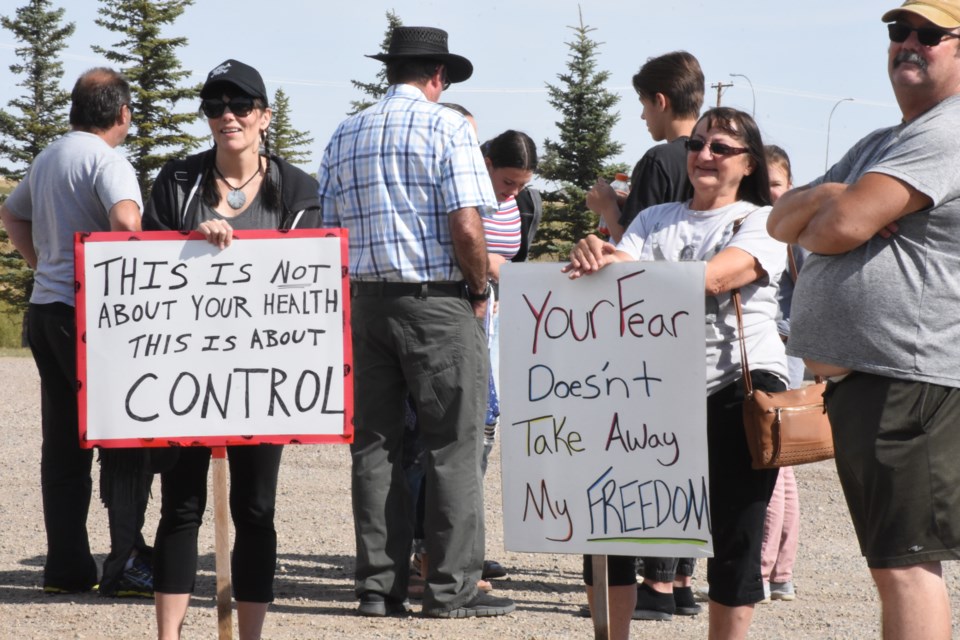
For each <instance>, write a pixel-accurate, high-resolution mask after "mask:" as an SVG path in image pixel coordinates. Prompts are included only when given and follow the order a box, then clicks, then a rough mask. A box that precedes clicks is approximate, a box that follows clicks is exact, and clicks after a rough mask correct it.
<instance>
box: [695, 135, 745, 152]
mask: <svg viewBox="0 0 960 640" xmlns="http://www.w3.org/2000/svg"><path fill="white" fill-rule="evenodd" d="M683 144H684V146H685V147H686V148H687V151H689V152H690V153H700V152H701V151H703V148H704V147H708V148H709V149H710V153H712V154H713V155H715V156H736V155H740V154H741V153H747V152H748V151H750V150H749V149H747V148H746V147H731V146H730V145H728V144H723V143H722V142H711V143H710V144H709V145H707V143H706V142H704V141H703V140H697V139H696V138H689V139H688V140H687V141H686V142H684V143H683Z"/></svg>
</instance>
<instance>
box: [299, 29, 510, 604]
mask: <svg viewBox="0 0 960 640" xmlns="http://www.w3.org/2000/svg"><path fill="white" fill-rule="evenodd" d="M370 57H372V58H375V59H377V60H380V61H382V62H384V63H385V64H386V66H387V69H386V71H387V80H388V82H389V83H390V88H389V89H388V90H387V93H386V95H385V96H384V98H383V99H382V100H381V101H380V102H378V103H377V104H375V105H373V106H372V107H370V108H369V109H366V110H365V111H362V112H361V113H359V114H357V115H355V116H352V117H351V118H348V119H347V120H345V121H344V122H343V123H342V124H341V125H340V126H339V128H338V129H337V131H336V132H335V133H334V134H333V138H332V139H331V140H330V143H329V145H328V146H327V149H326V152H325V153H324V157H323V162H322V163H321V165H320V171H319V172H318V173H317V178H318V181H319V183H320V199H321V201H322V204H323V222H324V225H326V226H333V227H346V228H347V229H348V230H349V232H350V281H351V294H352V318H353V322H352V327H353V353H354V366H355V370H354V373H355V380H356V382H355V389H356V419H355V432H354V443H353V445H352V446H351V454H352V456H353V469H352V478H353V486H352V494H353V515H354V527H355V529H356V536H357V566H356V591H357V596H358V597H359V598H360V606H359V608H358V613H359V614H360V615H366V616H386V615H402V614H405V613H407V612H408V610H409V609H408V606H407V603H406V594H407V580H408V577H409V554H410V545H411V542H412V540H413V528H412V522H411V518H410V512H411V509H410V496H409V495H408V492H407V488H406V482H405V476H404V473H403V469H402V468H401V461H402V457H403V456H402V455H401V449H402V444H403V437H404V430H405V428H404V403H405V401H406V398H407V397H408V395H409V397H410V398H412V400H413V403H414V405H415V407H416V410H417V418H418V420H419V425H420V437H421V440H422V442H423V445H424V449H425V450H426V456H425V459H426V463H425V471H426V481H427V491H426V500H425V503H424V505H425V529H426V531H425V534H426V538H425V543H426V552H427V555H428V556H429V558H430V563H429V570H428V574H427V576H426V589H425V592H424V598H423V613H424V615H426V616H429V617H438V618H465V617H472V616H497V615H503V614H506V613H509V612H511V611H513V610H514V608H515V606H514V603H513V602H512V601H511V600H509V599H507V598H495V597H493V596H490V595H488V594H485V593H482V592H478V591H477V581H478V580H479V579H480V572H481V565H482V563H483V542H484V535H483V531H484V529H483V488H482V485H481V475H480V454H481V449H482V433H483V431H482V428H481V425H483V423H484V412H485V410H486V400H487V376H488V371H489V361H488V358H487V351H486V337H485V336H484V335H483V329H482V327H481V325H480V324H479V323H478V318H483V317H484V314H485V312H486V305H487V298H488V297H489V296H490V285H489V284H488V283H487V249H486V243H485V242H484V236H483V225H482V223H481V220H480V211H481V210H489V211H491V212H492V211H493V210H494V209H495V208H496V205H497V201H496V197H495V196H494V194H493V189H492V187H491V185H490V177H489V175H488V174H487V170H486V166H485V165H484V163H483V158H482V157H481V155H480V149H479V145H478V144H477V137H476V134H475V133H474V131H473V127H471V125H470V123H469V122H467V120H466V118H464V117H463V116H462V115H460V114H459V113H457V112H456V111H454V110H453V109H448V108H446V107H444V106H442V105H440V104H437V103H438V101H439V99H440V95H441V94H442V93H443V91H444V89H446V88H447V87H448V86H449V84H450V83H451V82H463V81H464V80H467V79H468V78H469V77H470V75H471V74H472V73H473V65H472V64H471V63H470V61H469V60H467V59H466V58H464V57H462V56H458V55H455V54H452V53H449V51H448V50H447V32H446V31H443V30H441V29H435V28H432V27H397V28H396V29H394V31H393V35H392V37H391V41H390V47H389V49H388V51H387V53H385V54H377V55H374V56H370Z"/></svg>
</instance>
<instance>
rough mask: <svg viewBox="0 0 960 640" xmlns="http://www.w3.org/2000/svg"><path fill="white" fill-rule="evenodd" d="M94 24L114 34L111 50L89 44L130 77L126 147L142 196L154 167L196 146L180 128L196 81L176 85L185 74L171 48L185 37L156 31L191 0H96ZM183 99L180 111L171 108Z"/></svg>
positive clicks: (191, 115) (189, 116)
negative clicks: (130, 111) (130, 119)
mask: <svg viewBox="0 0 960 640" xmlns="http://www.w3.org/2000/svg"><path fill="white" fill-rule="evenodd" d="M100 4H101V6H100V9H99V14H100V16H101V17H99V18H97V19H96V21H95V22H96V23H97V24H98V25H100V26H101V27H104V28H105V29H108V30H109V31H112V32H114V33H117V34H119V35H120V37H121V40H120V41H119V42H116V43H114V44H113V45H112V46H113V47H114V48H113V49H107V48H105V47H101V46H98V45H94V46H93V47H92V49H93V50H94V52H96V53H99V54H100V55H102V56H104V57H106V58H107V59H108V60H110V61H111V62H112V63H114V64H116V65H117V66H118V67H119V68H120V69H121V70H122V71H123V73H124V75H126V76H127V78H128V79H129V80H130V85H131V89H132V92H133V105H132V107H133V127H131V131H130V135H129V136H128V137H127V141H126V146H127V148H128V149H129V153H130V156H131V157H130V162H131V163H132V164H133V167H134V169H135V170H136V172H137V180H138V181H139V182H140V190H141V191H142V192H143V197H144V199H145V200H146V198H148V197H149V195H150V189H151V187H152V186H153V179H154V176H155V175H156V172H157V170H159V169H160V167H162V166H163V165H164V163H166V162H167V161H168V160H170V159H172V158H180V157H183V156H185V155H187V154H188V153H189V152H190V151H192V150H193V149H195V148H197V147H198V146H199V145H200V140H201V139H200V138H198V137H196V136H192V135H190V134H188V133H186V132H185V131H184V127H185V126H186V125H188V124H190V123H191V122H193V121H194V120H195V119H196V118H197V116H198V113H197V111H196V109H195V106H196V100H197V96H198V95H199V91H200V86H199V85H194V86H187V87H184V86H181V83H182V82H183V81H184V80H185V79H186V78H188V77H189V76H190V72H189V71H185V70H183V69H182V68H181V66H180V60H179V59H178V58H177V53H176V52H177V49H178V48H180V47H182V46H184V45H186V44H187V39H186V38H182V37H180V38H165V37H163V36H162V34H161V30H162V29H163V27H164V26H165V25H168V24H172V23H173V22H174V21H175V20H176V19H177V18H178V17H179V16H180V15H181V14H182V13H183V11H184V9H186V8H187V7H188V6H190V5H192V4H193V0H100ZM180 103H184V106H185V107H186V110H180V111H178V110H177V107H178V106H179V104H180Z"/></svg>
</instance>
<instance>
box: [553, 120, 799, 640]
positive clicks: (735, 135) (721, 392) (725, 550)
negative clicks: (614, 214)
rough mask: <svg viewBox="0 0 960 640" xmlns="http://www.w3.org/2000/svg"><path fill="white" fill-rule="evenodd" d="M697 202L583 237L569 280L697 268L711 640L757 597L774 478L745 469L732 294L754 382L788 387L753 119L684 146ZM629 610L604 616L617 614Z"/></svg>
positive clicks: (734, 631)
mask: <svg viewBox="0 0 960 640" xmlns="http://www.w3.org/2000/svg"><path fill="white" fill-rule="evenodd" d="M686 146H687V151H688V153H687V172H688V175H689V177H690V182H691V184H692V185H693V190H694V196H693V198H692V199H691V200H689V201H687V202H681V203H672V204H664V205H657V206H654V207H650V208H648V209H645V210H644V211H642V212H641V213H640V215H639V216H637V218H636V219H635V220H634V221H633V223H631V225H630V227H629V228H628V229H627V231H626V232H625V233H624V235H623V238H622V239H621V241H620V243H619V244H618V245H616V246H614V245H613V244H611V243H609V242H604V241H603V240H601V239H600V238H599V237H596V236H588V237H587V238H584V239H583V240H581V241H580V242H579V243H577V245H576V246H575V247H574V249H573V250H572V251H571V255H570V264H569V265H567V266H566V267H564V272H566V273H569V274H570V277H571V278H578V277H580V276H583V275H588V274H591V273H595V272H597V271H599V270H600V269H602V268H603V267H605V266H607V265H608V264H611V263H614V262H627V261H637V260H667V261H672V262H679V261H686V260H702V261H704V262H706V279H705V280H706V281H705V293H706V307H707V308H706V320H707V323H706V365H707V389H706V392H707V447H708V453H709V457H710V515H711V523H712V533H713V541H714V557H713V558H712V559H710V560H709V561H708V562H707V582H708V583H709V584H710V636H709V637H710V638H712V639H720V638H725V639H726V638H730V639H732V638H744V637H746V635H747V630H748V629H749V626H750V621H751V620H752V618H753V608H754V605H755V604H756V603H757V602H760V601H761V600H763V597H764V593H763V583H762V580H761V571H760V548H761V544H762V540H763V523H764V516H765V513H766V507H767V502H768V501H769V499H770V494H771V492H772V491H773V486H774V484H775V483H776V479H777V470H762V471H754V470H753V469H752V468H751V462H750V453H749V450H748V449H747V442H746V437H745V434H744V428H743V418H742V403H743V382H742V380H741V378H742V373H741V368H740V351H739V338H738V331H737V318H736V313H735V310H734V305H733V302H732V300H731V295H730V294H731V291H732V290H734V289H738V288H739V289H740V291H741V294H742V297H743V301H744V303H743V325H744V332H745V336H744V338H745V341H746V347H747V354H748V358H749V360H750V364H751V377H752V379H753V385H754V386H755V387H756V388H758V389H764V390H768V391H782V390H784V389H786V384H785V382H786V380H787V368H786V356H785V352H784V347H783V342H782V341H781V340H780V337H779V335H778V334H777V325H776V314H777V288H778V280H779V278H780V274H781V273H783V270H784V266H785V255H786V253H785V248H784V245H783V244H782V243H780V242H777V241H776V240H773V239H772V238H770V236H769V235H768V234H767V231H766V220H767V216H768V215H769V213H770V207H769V205H770V188H769V176H768V173H767V164H766V160H765V157H764V148H763V141H762V140H761V137H760V131H759V129H758V128H757V125H756V123H755V122H754V120H753V118H751V117H750V116H749V115H748V114H746V113H744V112H742V111H737V110H735V109H730V108H722V107H718V108H715V109H711V110H709V111H707V112H706V113H705V114H704V115H703V116H702V117H701V118H700V120H698V121H697V125H696V127H695V128H694V131H693V134H692V136H691V137H690V139H689V140H687V142H686ZM631 613H632V612H630V611H624V612H621V611H616V610H611V627H613V628H616V626H617V624H616V622H615V621H616V618H615V616H619V617H622V616H624V615H626V616H628V617H629V616H630V614H631Z"/></svg>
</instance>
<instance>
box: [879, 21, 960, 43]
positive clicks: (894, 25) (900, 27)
mask: <svg viewBox="0 0 960 640" xmlns="http://www.w3.org/2000/svg"><path fill="white" fill-rule="evenodd" d="M887 31H888V32H889V34H890V42H897V43H900V42H906V41H907V38H909V37H910V34H911V33H913V32H916V33H917V42H919V43H920V44H922V45H923V46H925V47H935V46H937V45H938V44H940V43H941V42H942V41H943V39H944V38H960V33H951V32H950V31H942V30H940V29H935V28H934V27H911V26H910V25H908V24H903V23H902V22H891V23H890V24H888V25H887Z"/></svg>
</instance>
